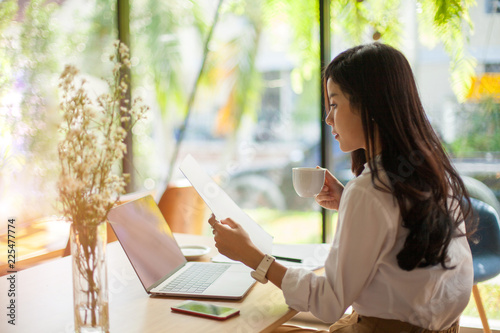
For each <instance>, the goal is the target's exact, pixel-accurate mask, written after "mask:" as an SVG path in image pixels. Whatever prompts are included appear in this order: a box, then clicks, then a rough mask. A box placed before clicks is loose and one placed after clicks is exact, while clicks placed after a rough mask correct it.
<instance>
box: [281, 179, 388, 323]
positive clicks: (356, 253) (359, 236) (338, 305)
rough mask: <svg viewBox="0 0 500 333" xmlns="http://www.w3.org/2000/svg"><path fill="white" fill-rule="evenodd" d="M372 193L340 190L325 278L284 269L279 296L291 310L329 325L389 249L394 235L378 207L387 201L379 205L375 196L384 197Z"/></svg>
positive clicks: (383, 210)
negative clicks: (335, 230)
mask: <svg viewBox="0 0 500 333" xmlns="http://www.w3.org/2000/svg"><path fill="white" fill-rule="evenodd" d="M376 192H378V193H377V194H374V191H369V190H368V189H366V188H364V187H361V186H357V185H356V184H353V185H352V186H347V187H346V189H345V190H344V193H343V195H342V200H341V203H340V207H339V221H338V223H339V227H338V229H337V232H336V234H335V238H334V241H333V245H332V248H331V250H330V253H329V255H328V257H327V259H326V262H325V275H324V276H319V275H317V274H315V273H313V272H310V271H307V270H305V269H300V268H289V269H288V270H287V273H286V274H285V276H284V278H283V281H282V290H283V293H284V295H285V299H286V302H287V304H288V305H289V306H290V307H291V308H293V309H296V310H298V311H310V312H311V313H312V314H313V315H315V316H316V317H317V318H319V319H321V320H323V321H325V322H329V323H333V322H335V321H337V320H338V319H340V317H341V316H342V315H343V314H344V312H345V310H346V309H347V308H348V307H349V306H350V305H352V303H353V302H354V301H355V300H356V298H357V297H358V295H359V294H360V293H361V291H362V290H363V288H364V287H365V286H366V285H367V284H368V283H369V282H370V280H371V279H372V277H373V275H374V274H375V272H376V271H377V261H378V259H379V258H380V257H381V256H382V255H383V253H385V252H387V251H389V250H390V249H391V248H392V246H393V245H394V242H395V238H396V235H395V233H396V230H397V228H396V226H395V225H394V224H395V223H394V216H391V214H389V213H388V211H387V209H386V207H384V205H385V206H387V202H391V203H392V199H387V198H384V199H387V200H382V201H384V202H381V200H380V196H379V195H378V194H380V195H381V196H384V195H386V193H383V192H381V191H376ZM387 195H389V196H391V195H390V194H387ZM391 197H392V196H391ZM392 210H394V209H392ZM391 220H392V221H391Z"/></svg>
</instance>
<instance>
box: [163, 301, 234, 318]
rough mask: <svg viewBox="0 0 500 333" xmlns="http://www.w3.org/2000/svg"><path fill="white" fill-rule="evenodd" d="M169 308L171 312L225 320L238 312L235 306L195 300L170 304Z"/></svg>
mask: <svg viewBox="0 0 500 333" xmlns="http://www.w3.org/2000/svg"><path fill="white" fill-rule="evenodd" d="M171 309H172V311H173V312H180V313H186V314H190V315H194V316H200V317H205V318H211V319H217V320H225V319H228V318H230V317H233V316H236V315H237V314H239V313H240V310H238V309H235V308H230V307H227V306H219V305H214V304H210V303H205V302H197V301H185V302H183V303H181V304H178V305H176V306H172V307H171Z"/></svg>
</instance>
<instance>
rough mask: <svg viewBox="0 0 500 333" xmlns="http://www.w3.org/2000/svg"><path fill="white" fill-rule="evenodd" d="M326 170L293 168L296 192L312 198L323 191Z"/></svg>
mask: <svg viewBox="0 0 500 333" xmlns="http://www.w3.org/2000/svg"><path fill="white" fill-rule="evenodd" d="M325 170H326V169H316V168H304V167H301V168H293V169H292V182H293V188H294V189H295V192H297V194H298V195H299V196H301V197H304V198H310V197H314V196H316V195H317V194H318V193H319V192H321V188H323V184H324V183H325Z"/></svg>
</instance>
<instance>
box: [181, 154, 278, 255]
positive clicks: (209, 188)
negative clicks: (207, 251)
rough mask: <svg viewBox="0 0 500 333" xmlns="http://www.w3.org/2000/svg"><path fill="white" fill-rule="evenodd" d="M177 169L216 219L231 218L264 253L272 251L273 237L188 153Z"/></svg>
mask: <svg viewBox="0 0 500 333" xmlns="http://www.w3.org/2000/svg"><path fill="white" fill-rule="evenodd" d="M179 169H180V170H181V171H182V173H183V174H184V176H186V178H187V179H188V180H189V182H190V183H191V185H193V187H194V188H195V190H196V191H197V192H198V194H199V195H200V196H201V198H202V199H203V201H205V203H206V204H207V206H208V207H209V208H210V210H211V211H212V212H213V213H214V215H215V217H216V218H217V219H218V220H221V219H225V218H228V217H229V218H231V219H233V220H234V221H235V222H238V223H239V224H240V225H241V226H242V227H243V229H245V231H246V232H247V233H248V235H249V236H250V239H251V240H252V242H253V243H254V244H255V246H257V248H259V250H261V251H262V252H264V253H272V248H273V237H272V236H271V235H269V234H268V233H267V232H266V231H265V230H264V229H262V227H261V226H260V225H259V224H257V223H256V222H255V221H254V220H253V219H252V218H251V217H250V216H248V215H247V214H246V213H245V212H244V211H243V210H242V209H241V208H240V207H239V206H238V205H237V204H236V203H235V202H234V201H233V200H232V199H231V198H230V197H229V196H228V195H227V193H226V192H224V190H223V189H222V188H221V187H220V186H219V185H217V184H216V183H215V182H214V180H213V179H212V178H211V177H210V176H209V175H208V174H207V173H206V172H205V170H203V168H201V167H200V165H199V164H198V162H197V161H196V160H195V159H194V157H193V156H191V155H188V156H186V157H185V158H184V160H183V161H182V163H181V165H180V167H179Z"/></svg>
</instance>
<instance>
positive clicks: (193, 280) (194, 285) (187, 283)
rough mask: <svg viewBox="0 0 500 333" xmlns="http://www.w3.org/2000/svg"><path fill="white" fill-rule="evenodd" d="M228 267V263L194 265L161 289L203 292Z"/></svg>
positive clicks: (192, 292)
mask: <svg viewBox="0 0 500 333" xmlns="http://www.w3.org/2000/svg"><path fill="white" fill-rule="evenodd" d="M228 268H229V265H228V264H220V265H217V264H210V265H192V266H190V267H189V268H188V269H186V270H185V271H184V272H182V274H181V275H179V276H178V277H176V278H175V279H174V280H172V281H171V282H170V283H169V284H168V285H166V286H165V287H163V288H162V289H161V291H165V292H180V293H190V294H201V293H203V291H205V289H207V288H208V287H209V286H210V285H211V284H212V283H213V282H214V281H215V280H217V278H218V277H219V276H221V275H222V273H224V272H225V271H226V270H227V269H228Z"/></svg>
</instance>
